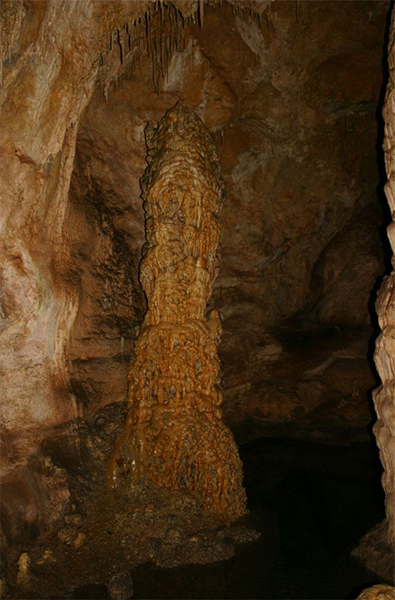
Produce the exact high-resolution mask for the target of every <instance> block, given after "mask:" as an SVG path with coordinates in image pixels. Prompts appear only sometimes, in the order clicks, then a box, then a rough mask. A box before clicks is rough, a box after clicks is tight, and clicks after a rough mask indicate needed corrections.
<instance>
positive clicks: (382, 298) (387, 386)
mask: <svg viewBox="0 0 395 600" xmlns="http://www.w3.org/2000/svg"><path fill="white" fill-rule="evenodd" d="M394 44H395V13H394V12H393V14H392V22H391V29H390V39H389V43H388V48H389V57H388V66H389V74H390V78H389V81H388V87H387V92H386V97H385V105H384V111H383V115H384V121H385V137H384V152H385V167H386V171H387V177H388V181H387V183H386V185H385V194H386V196H387V200H388V205H389V208H390V211H391V217H392V222H391V223H390V225H389V226H388V229H387V231H388V239H389V241H390V244H391V248H392V251H393V253H394V255H395V222H394V221H395V50H394V48H395V46H394ZM394 255H393V257H392V267H393V269H394V268H395V259H394ZM376 310H377V315H378V317H379V324H380V327H381V335H380V336H379V337H378V339H377V341H376V351H375V363H376V366H377V370H378V372H379V375H380V378H381V381H382V384H381V386H380V387H379V388H378V389H377V390H376V391H375V392H374V405H375V408H376V412H377V422H376V424H375V426H374V434H375V436H376V440H377V444H378V446H379V449H380V458H381V462H382V464H383V467H384V474H383V478H382V482H383V488H384V491H385V505H386V516H387V540H388V542H389V543H390V544H391V545H393V543H394V538H395V271H394V270H393V271H392V272H391V274H390V275H388V276H387V277H386V278H385V279H384V281H383V283H382V285H381V288H380V291H379V294H378V298H377V303H376Z"/></svg>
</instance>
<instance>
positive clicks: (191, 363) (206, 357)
mask: <svg viewBox="0 0 395 600" xmlns="http://www.w3.org/2000/svg"><path fill="white" fill-rule="evenodd" d="M146 140H147V147H148V163H149V166H148V168H147V170H146V173H145V175H144V178H143V180H142V190H143V199H144V206H145V213H146V238H147V243H146V245H145V247H144V252H143V256H144V258H143V261H142V263H141V267H140V280H141V283H142V286H143V288H144V291H145V293H146V296H147V301H148V311H147V313H146V315H145V317H144V321H143V324H142V327H141V331H140V334H139V337H138V339H137V342H136V346H135V350H134V357H133V358H132V362H131V368H130V390H129V401H130V410H129V415H128V419H127V422H126V428H125V432H124V434H123V436H122V437H121V439H120V441H119V443H118V444H117V447H116V449H115V451H114V454H113V456H112V459H111V462H110V466H109V470H110V479H111V480H112V485H117V484H119V480H122V479H124V478H126V479H128V480H131V481H133V480H140V479H141V478H144V477H146V478H148V479H151V480H152V481H154V482H155V483H156V484H157V485H159V486H163V487H167V488H170V489H181V490H185V491H188V492H192V493H195V494H197V495H198V496H199V497H200V498H201V499H202V501H203V506H204V508H205V510H207V511H208V512H214V513H217V514H218V515H219V516H220V517H221V518H225V519H231V520H232V519H235V518H237V517H239V516H240V515H242V514H243V513H244V512H245V509H246V499H245V493H244V490H243V487H242V468H241V462H240V459H239V457H238V454H237V449H236V445H235V442H234V440H233V437H232V434H231V432H230V431H229V429H228V428H227V427H225V425H224V424H223V422H222V419H221V417H222V412H221V409H220V406H221V404H222V391H221V388H220V377H219V371H220V365H219V360H218V356H217V345H218V342H219V338H220V334H221V329H222V328H221V322H220V318H219V315H218V313H217V312H216V311H212V312H211V313H210V315H209V317H208V318H206V316H205V314H206V307H207V303H208V302H209V299H210V296H211V293H212V288H213V284H214V281H215V278H216V276H217V272H218V255H217V248H218V242H219V235H220V214H221V208H222V193H223V190H222V180H221V177H220V175H219V170H218V157H217V152H216V149H215V146H214V144H213V142H212V141H211V139H210V134H209V132H208V130H207V129H206V127H205V126H204V125H203V123H202V122H201V121H200V119H199V118H198V117H196V115H194V113H192V112H191V111H189V110H188V109H187V108H186V107H184V106H183V105H182V104H181V103H178V104H177V105H176V107H175V108H174V109H172V110H170V111H169V112H168V113H167V114H166V115H165V117H163V119H162V120H161V122H160V123H159V125H158V128H157V129H156V130H152V128H151V129H150V128H149V127H148V128H147V132H146Z"/></svg>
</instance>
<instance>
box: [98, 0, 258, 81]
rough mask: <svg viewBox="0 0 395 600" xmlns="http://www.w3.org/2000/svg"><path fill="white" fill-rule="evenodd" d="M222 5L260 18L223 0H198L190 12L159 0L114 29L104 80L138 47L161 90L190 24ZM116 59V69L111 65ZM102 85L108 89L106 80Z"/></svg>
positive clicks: (105, 59) (103, 56) (104, 61)
mask: <svg viewBox="0 0 395 600" xmlns="http://www.w3.org/2000/svg"><path fill="white" fill-rule="evenodd" d="M222 7H228V8H229V9H230V10H232V12H233V13H234V14H235V15H237V16H240V17H242V18H245V19H250V20H256V21H259V20H260V15H259V13H257V12H254V11H253V10H251V9H246V8H245V7H243V6H240V5H238V4H232V3H228V2H226V1H224V2H223V1H222V0H197V2H196V3H195V4H194V5H193V10H192V11H190V12H189V13H187V14H184V12H183V11H182V10H181V9H180V8H179V7H178V6H177V5H176V3H173V2H164V1H163V0H157V1H156V2H154V3H153V4H152V6H148V8H147V9H146V10H145V12H144V13H143V14H142V15H140V16H139V17H137V18H136V19H134V20H133V22H132V23H131V24H129V23H125V24H124V26H123V27H122V28H120V29H116V30H115V31H114V32H112V34H111V35H110V41H109V45H108V48H107V50H106V51H105V52H104V53H102V54H101V56H100V61H99V64H100V67H101V74H100V77H101V80H102V82H106V81H107V80H108V79H110V80H112V79H113V78H115V79H116V78H117V74H118V71H119V67H121V66H122V65H123V63H124V61H125V58H126V57H127V56H128V55H129V54H130V53H131V52H132V50H136V60H138V61H139V62H140V66H141V61H142V57H143V55H145V56H147V57H148V58H149V59H150V62H151V73H152V82H153V85H154V87H155V90H156V91H157V92H158V90H159V82H160V79H161V78H162V79H163V78H165V77H166V75H167V71H168V68H169V63H170V61H171V58H172V56H173V54H174V53H175V52H182V51H183V50H184V49H185V46H186V43H187V40H188V39H189V36H190V29H191V27H192V26H193V25H197V26H199V27H202V26H203V24H204V15H205V13H206V12H215V11H216V10H217V9H218V8H222ZM114 55H115V58H114ZM114 62H115V64H116V67H115V69H114V68H111V67H112V64H113V63H114ZM114 71H115V73H114ZM103 87H104V90H106V86H105V84H104V85H103Z"/></svg>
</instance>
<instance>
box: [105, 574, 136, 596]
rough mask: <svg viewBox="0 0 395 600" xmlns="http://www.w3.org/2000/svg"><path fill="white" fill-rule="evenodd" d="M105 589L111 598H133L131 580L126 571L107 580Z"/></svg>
mask: <svg viewBox="0 0 395 600" xmlns="http://www.w3.org/2000/svg"><path fill="white" fill-rule="evenodd" d="M107 589H108V593H109V596H110V598H112V600H128V598H133V594H134V589H133V581H132V578H131V576H130V575H129V573H127V572H126V571H123V572H121V573H116V574H115V575H113V576H112V577H111V579H110V581H109V582H108V585H107Z"/></svg>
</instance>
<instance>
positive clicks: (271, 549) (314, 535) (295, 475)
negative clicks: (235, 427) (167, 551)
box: [74, 439, 384, 599]
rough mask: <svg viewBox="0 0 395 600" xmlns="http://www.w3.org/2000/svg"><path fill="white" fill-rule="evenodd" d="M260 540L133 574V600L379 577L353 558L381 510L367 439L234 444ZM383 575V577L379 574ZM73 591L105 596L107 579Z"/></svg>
mask: <svg viewBox="0 0 395 600" xmlns="http://www.w3.org/2000/svg"><path fill="white" fill-rule="evenodd" d="M240 454H241V458H242V460H243V464H244V474H245V486H246V489H247V493H248V498H249V508H250V514H249V515H248V516H247V517H246V518H245V522H246V523H248V525H250V526H252V527H254V528H256V529H257V530H258V531H260V533H261V537H260V539H259V540H258V541H256V542H253V543H251V544H249V545H244V546H238V547H237V551H236V555H235V556H234V557H233V558H232V559H230V560H227V561H223V562H218V563H215V564H211V565H204V566H201V565H196V566H194V565H189V566H183V567H177V568H173V569H161V568H158V567H155V566H153V565H142V566H141V567H138V568H137V569H134V570H133V572H132V577H133V581H134V589H135V595H134V597H135V598H146V599H150V598H177V599H180V598H200V599H209V598H271V599H277V598H279V599H280V598H284V599H287V598H289V599H291V598H315V599H324V598H328V599H346V598H356V597H357V596H358V594H359V592H360V591H362V589H364V588H365V587H368V586H369V585H373V584H375V583H379V580H378V578H377V576H376V575H375V574H374V573H372V572H369V571H367V570H366V569H365V568H364V567H363V565H361V563H359V562H358V561H357V560H356V559H355V558H353V557H351V556H350V552H351V550H352V549H353V548H354V547H355V546H356V545H357V544H358V540H359V539H360V538H361V536H362V535H364V533H366V532H367V531H368V530H369V529H370V528H371V527H373V526H374V525H375V524H376V523H378V522H380V521H381V520H382V519H383V518H384V496H383V491H382V488H381V485H380V476H381V467H380V463H379V459H378V455H377V448H376V447H375V445H374V444H373V442H372V443H371V444H370V443H368V442H366V443H355V442H354V443H350V444H349V445H344V443H343V444H342V445H333V444H324V443H317V442H309V441H302V440H292V439H259V440H254V441H251V442H248V443H247V444H244V445H243V446H241V447H240ZM381 583H382V582H381ZM74 597H75V598H107V591H106V587H105V586H104V585H97V586H96V585H91V586H87V587H85V588H83V589H80V590H78V591H76V593H75V595H74Z"/></svg>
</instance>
